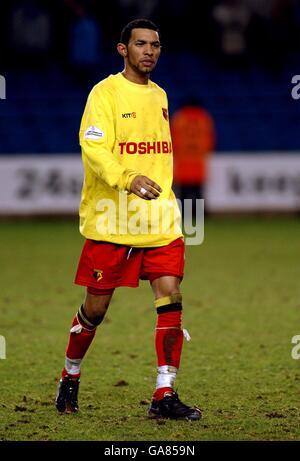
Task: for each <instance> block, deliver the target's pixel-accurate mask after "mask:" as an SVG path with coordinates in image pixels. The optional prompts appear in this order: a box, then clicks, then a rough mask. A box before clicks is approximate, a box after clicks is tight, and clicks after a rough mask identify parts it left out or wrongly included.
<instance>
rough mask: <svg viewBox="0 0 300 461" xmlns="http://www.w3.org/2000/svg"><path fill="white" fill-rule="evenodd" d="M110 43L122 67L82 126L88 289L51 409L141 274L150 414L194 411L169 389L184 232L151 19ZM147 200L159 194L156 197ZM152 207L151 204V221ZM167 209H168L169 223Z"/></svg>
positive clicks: (96, 92)
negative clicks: (150, 315) (153, 361)
mask: <svg viewBox="0 0 300 461" xmlns="http://www.w3.org/2000/svg"><path fill="white" fill-rule="evenodd" d="M117 50H118V53H119V54H120V55H121V56H122V57H123V59H124V65H125V68H124V70H123V72H119V73H118V74H116V75H110V76H109V77H107V78H106V79H104V80H102V81H101V82H99V83H98V84H97V85H95V86H94V88H93V89H92V91H91V93H90V95H89V97H88V101H87V104H86V108H85V111H84V115H83V118H82V122H81V127H80V144H81V148H82V159H83V164H84V174H85V176H84V183H83V189H82V197H81V205H80V232H81V234H82V235H83V236H84V237H85V238H86V242H85V245H84V248H83V251H82V254H81V258H80V261H79V265H78V269H77V274H76V278H75V283H76V284H78V285H82V286H85V287H87V290H86V298H85V302H84V303H83V304H82V306H81V307H80V308H79V310H78V312H77V314H76V315H75V317H74V319H73V323H72V327H71V330H70V335H69V343H68V346H67V350H66V357H65V366H64V368H63V370H62V375H61V380H60V383H59V388H58V394H57V397H56V408H57V410H58V411H59V412H60V413H76V412H77V411H78V409H79V406H78V398H77V396H78V389H79V382H80V373H81V372H80V367H81V362H82V359H83V358H84V355H85V353H86V351H87V350H88V348H89V346H90V344H91V342H92V340H93V338H94V336H95V333H96V330H97V327H98V326H99V325H100V324H101V322H102V321H103V319H104V316H105V314H106V311H107V309H108V306H109V304H110V301H111V298H112V296H113V293H114V290H115V288H118V287H120V286H131V287H137V286H138V284H139V279H143V280H149V282H150V284H151V288H152V290H153V294H154V297H155V300H154V306H155V308H156V312H157V322H156V333H155V350H156V356H157V378H156V389H155V390H154V392H153V395H152V401H151V405H150V408H149V413H148V414H149V417H151V418H162V417H163V418H171V419H184V420H197V419H199V418H200V417H201V411H200V409H198V408H196V407H190V406H187V405H185V404H184V403H182V402H181V400H179V397H178V394H177V392H175V390H174V382H175V378H176V374H177V371H178V368H179V364H180V358H181V351H182V344H183V337H184V335H185V336H186V337H187V339H189V337H188V334H187V332H186V331H185V330H183V329H182V328H181V315H182V295H181V292H180V283H181V280H182V278H183V270H184V239H183V234H182V230H181V226H180V212H179V209H178V205H177V202H176V199H175V195H174V193H173V191H172V188H171V187H172V182H173V157H172V143H171V133H170V126H169V118H168V100H167V96H166V93H165V91H164V90H163V89H162V88H160V87H159V86H158V85H156V84H155V83H154V82H152V81H151V80H150V78H149V77H150V72H151V71H152V70H153V69H154V68H155V66H156V63H157V61H158V58H159V56H160V52H161V44H160V33H159V30H158V28H157V26H155V24H153V23H152V22H151V21H149V20H144V19H140V20H135V21H132V22H130V23H129V24H127V26H125V28H124V29H123V31H122V33H121V38H120V43H119V44H118V46H117ZM152 178H153V179H152ZM156 181H157V182H156ZM127 196H128V198H127ZM125 199H126V200H128V202H129V203H128V204H127V205H123V208H124V207H127V208H128V210H127V212H128V214H127V213H126V217H124V215H123V214H122V213H121V211H122V203H123V202H121V200H122V201H124V200H125ZM103 200H104V201H105V203H106V204H107V203H108V201H109V203H110V204H112V205H114V207H113V210H114V212H112V215H110V216H109V217H108V218H107V219H108V221H109V222H111V221H116V224H117V225H116V227H115V229H114V230H111V231H110V230H106V229H104V230H103V226H101V225H100V223H99V220H101V219H102V218H103V216H102V215H101V213H99V212H100V211H101V210H100V208H101V205H100V204H101V203H102V202H103ZM152 201H156V202H154V205H153V203H152ZM133 204H134V207H137V206H138V207H139V208H142V209H143V210H144V211H143V213H142V216H141V217H139V218H138V219H139V220H140V221H142V222H143V224H145V225H146V229H147V231H146V232H145V231H144V229H143V230H142V231H138V232H136V231H135V228H134V231H132V228H131V227H130V221H132V219H131V218H132V217H134V216H132V207H131V208H130V205H133ZM153 206H157V208H156V210H157V211H158V215H156V217H155V219H154V221H155V222H154V223H153V219H152V220H151V213H152V211H151V210H152V209H153ZM99 207H100V208H99ZM120 209H121V211H120ZM135 209H136V208H135ZM165 216H167V217H168V216H169V219H168V222H167V229H166V228H165V225H164V223H163V219H164V217H165ZM125 224H126V226H125V229H124V225H125ZM153 224H154V225H155V226H156V228H157V230H155V232H152V226H153ZM120 226H121V227H122V229H120ZM141 315H142V314H141ZM125 334H126V332H125V331H124V335H125Z"/></svg>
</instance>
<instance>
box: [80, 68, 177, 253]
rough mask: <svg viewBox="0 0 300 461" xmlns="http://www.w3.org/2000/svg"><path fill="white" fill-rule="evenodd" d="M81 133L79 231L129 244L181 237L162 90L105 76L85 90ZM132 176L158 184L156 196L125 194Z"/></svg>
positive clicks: (163, 242) (152, 243) (146, 244)
mask: <svg viewBox="0 0 300 461" xmlns="http://www.w3.org/2000/svg"><path fill="white" fill-rule="evenodd" d="M79 138H80V145H81V149H82V160H83V166H84V182H83V187H82V195H81V203H80V210H79V215H80V232H81V233H82V235H83V236H84V237H86V238H88V239H92V240H98V241H106V242H112V243H116V244H123V245H128V246H132V247H157V246H163V245H167V244H168V243H170V242H172V241H173V240H175V239H177V238H178V237H182V231H181V216H180V211H179V207H178V204H177V201H176V198H175V195H174V193H173V191H172V182H173V156H172V142H171V134H170V127H169V120H168V101H167V96H166V93H165V91H164V90H162V89H161V88H160V87H159V86H158V85H156V84H155V83H154V82H152V81H150V80H149V82H148V84H146V85H140V84H136V83H133V82H131V81H129V80H128V79H126V78H125V77H124V76H123V75H122V74H121V73H118V74H116V75H110V76H109V77H107V78H106V79H104V80H102V81H101V82H99V83H98V84H97V85H95V86H94V88H93V89H92V91H91V93H90V94H89V97H88V100H87V103H86V107H85V110H84V114H83V117H82V121H81V126H80V132H79ZM137 175H145V176H148V177H149V178H151V179H152V180H153V181H155V182H156V183H157V184H159V185H160V186H161V188H162V193H161V194H160V197H159V198H158V199H156V200H144V199H141V198H139V197H137V196H136V195H135V194H133V193H130V185H131V182H132V180H133V179H134V178H135V177H136V176H137Z"/></svg>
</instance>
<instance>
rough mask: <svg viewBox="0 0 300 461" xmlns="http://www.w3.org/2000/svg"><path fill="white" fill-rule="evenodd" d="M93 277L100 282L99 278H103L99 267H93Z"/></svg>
mask: <svg viewBox="0 0 300 461" xmlns="http://www.w3.org/2000/svg"><path fill="white" fill-rule="evenodd" d="M93 277H94V279H95V280H96V282H100V280H101V279H103V271H101V270H99V269H94V274H93Z"/></svg>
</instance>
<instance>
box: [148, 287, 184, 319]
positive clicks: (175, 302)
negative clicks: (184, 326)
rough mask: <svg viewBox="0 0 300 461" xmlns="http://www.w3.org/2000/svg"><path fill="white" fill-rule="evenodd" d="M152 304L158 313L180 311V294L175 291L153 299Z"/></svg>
mask: <svg viewBox="0 0 300 461" xmlns="http://www.w3.org/2000/svg"><path fill="white" fill-rule="evenodd" d="M154 306H155V307H156V311H157V313H158V314H163V313H166V312H175V311H182V295H181V293H179V292H177V293H171V294H170V295H169V296H162V297H160V298H157V299H156V300H155V301H154Z"/></svg>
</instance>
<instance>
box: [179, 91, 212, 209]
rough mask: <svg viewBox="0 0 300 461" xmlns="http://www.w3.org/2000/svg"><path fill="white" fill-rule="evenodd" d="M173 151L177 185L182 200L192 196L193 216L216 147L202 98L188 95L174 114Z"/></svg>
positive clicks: (202, 195)
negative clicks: (209, 161)
mask: <svg viewBox="0 0 300 461" xmlns="http://www.w3.org/2000/svg"><path fill="white" fill-rule="evenodd" d="M171 132H172V141H173V150H174V184H175V188H176V195H177V197H179V198H180V200H181V203H182V211H183V210H184V199H191V200H192V204H193V208H192V210H193V215H195V212H196V200H197V198H204V197H205V182H206V180H207V177H208V159H209V157H210V155H211V154H212V152H213V151H214V149H215V146H216V132H215V125H214V121H213V118H212V116H211V114H210V113H209V112H208V110H206V109H205V108H204V107H203V105H202V103H201V101H200V99H198V98H196V97H189V98H187V99H186V100H185V101H184V102H183V104H182V106H181V107H180V108H179V109H178V110H177V111H176V112H175V113H174V114H173V115H172V117H171Z"/></svg>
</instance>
